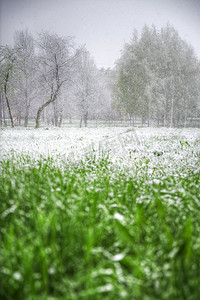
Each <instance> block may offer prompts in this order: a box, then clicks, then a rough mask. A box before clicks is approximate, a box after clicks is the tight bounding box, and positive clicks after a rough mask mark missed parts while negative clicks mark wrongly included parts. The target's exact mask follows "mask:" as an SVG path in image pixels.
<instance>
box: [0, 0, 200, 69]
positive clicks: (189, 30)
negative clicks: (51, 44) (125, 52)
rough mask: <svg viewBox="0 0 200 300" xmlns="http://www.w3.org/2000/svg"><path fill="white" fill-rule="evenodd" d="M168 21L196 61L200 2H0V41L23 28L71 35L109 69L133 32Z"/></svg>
mask: <svg viewBox="0 0 200 300" xmlns="http://www.w3.org/2000/svg"><path fill="white" fill-rule="evenodd" d="M167 22H169V23H170V24H171V25H173V26H174V27H175V29H177V30H178V32H179V34H180V36H181V37H182V38H183V39H185V40H187V41H188V42H189V43H190V44H191V45H192V46H193V47H194V49H195V52H196V54H197V56H198V57H199V58H200V0H0V43H1V44H3V45H4V44H12V42H13V33H14V32H15V30H18V29H25V28H28V29H29V31H30V32H31V33H32V34H34V36H36V33H37V32H40V31H41V30H48V31H50V32H56V33H57V34H59V35H61V36H69V35H72V36H74V37H75V41H76V43H77V44H78V45H80V44H86V47H87V49H88V50H89V51H90V52H91V54H92V55H93V57H94V59H95V61H96V64H97V66H98V67H105V68H106V67H111V68H112V67H113V66H114V62H115V60H116V59H118V58H119V56H120V50H121V49H122V48H123V45H124V43H125V42H128V41H129V40H130V38H131V35H132V32H133V29H134V28H136V29H138V31H139V32H140V31H141V29H142V27H143V26H144V24H147V25H151V24H152V23H153V24H155V25H156V27H157V28H160V27H161V26H165V25H166V23H167Z"/></svg>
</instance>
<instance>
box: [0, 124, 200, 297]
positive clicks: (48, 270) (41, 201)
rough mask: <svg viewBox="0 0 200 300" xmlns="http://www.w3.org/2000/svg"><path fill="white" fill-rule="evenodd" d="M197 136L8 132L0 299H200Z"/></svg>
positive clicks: (2, 167)
mask: <svg viewBox="0 0 200 300" xmlns="http://www.w3.org/2000/svg"><path fill="white" fill-rule="evenodd" d="M199 134H200V130H199V129H185V130H180V129H179V130H178V129H168V130H167V129H153V128H152V129H144V128H143V129H137V130H136V131H135V130H131V129H124V128H123V129H122V128H117V129H115V128H113V129H106V128H104V129H73V130H70V129H67V130H61V129H59V130H53V129H52V130H44V129H40V130H38V131H37V130H34V129H32V130H3V131H2V133H1V146H0V150H1V160H0V199H1V202H0V299H17V300H18V299H20V300H21V299H28V300H29V299H31V300H32V299H38V300H39V299H42V300H43V299H47V300H53V299H63V300H64V299H70V300H71V299H72V300H73V299H77V300H78V299H94V300H95V299H116V298H118V299H130V300H131V299H142V300H143V299H181V300H182V299H187V300H188V299H197V300H198V299H199V295H200V285H199V282H200V195H199V190H200V138H199Z"/></svg>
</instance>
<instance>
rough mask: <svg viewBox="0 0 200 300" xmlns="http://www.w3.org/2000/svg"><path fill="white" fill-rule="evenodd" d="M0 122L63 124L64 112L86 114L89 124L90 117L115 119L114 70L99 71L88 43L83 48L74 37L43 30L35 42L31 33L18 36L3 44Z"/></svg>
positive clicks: (82, 118) (83, 117) (0, 52)
mask: <svg viewBox="0 0 200 300" xmlns="http://www.w3.org/2000/svg"><path fill="white" fill-rule="evenodd" d="M0 64H1V65H0V67H1V69H0V80H1V81H0V92H1V98H0V100H1V101H0V121H1V125H2V124H3V123H4V124H6V115H8V116H9V119H10V123H11V127H14V126H15V123H16V122H17V123H18V124H21V122H22V120H23V121H24V126H25V127H27V126H28V121H29V118H30V116H31V117H32V118H33V117H34V119H35V126H36V128H38V127H39V126H40V121H41V117H43V118H44V119H45V120H46V122H47V123H52V124H53V125H55V126H61V123H62V120H63V116H64V117H69V118H71V117H72V116H76V117H78V118H80V126H81V125H82V123H84V125H85V126H87V120H88V117H89V116H90V117H93V118H95V117H98V118H109V117H110V115H111V114H112V111H111V93H110V90H109V87H108V84H107V83H108V80H106V78H107V77H108V76H109V74H108V73H109V70H108V71H106V70H105V69H101V70H99V69H98V68H97V67H96V65H95V63H94V60H93V58H92V57H91V55H90V53H89V51H87V49H86V47H85V46H80V47H77V46H76V45H75V42H74V39H73V38H72V37H67V38H63V37H60V36H58V35H57V34H53V33H48V32H42V33H40V34H39V35H38V38H37V40H34V39H33V37H32V35H31V34H30V33H29V32H28V30H25V31H17V32H16V33H15V35H14V46H13V47H11V46H8V45H6V46H1V48H0Z"/></svg>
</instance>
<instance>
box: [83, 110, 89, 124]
mask: <svg viewBox="0 0 200 300" xmlns="http://www.w3.org/2000/svg"><path fill="white" fill-rule="evenodd" d="M83 118H84V126H85V127H87V122H88V112H86V113H85V114H84V116H83Z"/></svg>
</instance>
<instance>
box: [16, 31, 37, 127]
mask: <svg viewBox="0 0 200 300" xmlns="http://www.w3.org/2000/svg"><path fill="white" fill-rule="evenodd" d="M14 41H15V47H17V48H18V49H20V51H18V56H17V67H18V76H17V87H18V88H17V89H16V90H15V96H16V99H20V103H19V109H20V111H22V110H24V126H25V127H27V125H28V119H29V111H30V106H31V102H32V101H33V100H34V99H35V97H36V89H35V83H36V74H37V72H36V63H35V62H36V57H35V54H34V41H33V37H32V35H31V34H30V33H29V32H28V30H25V31H23V30H21V31H16V32H15V35H14ZM20 114H21V113H20Z"/></svg>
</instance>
